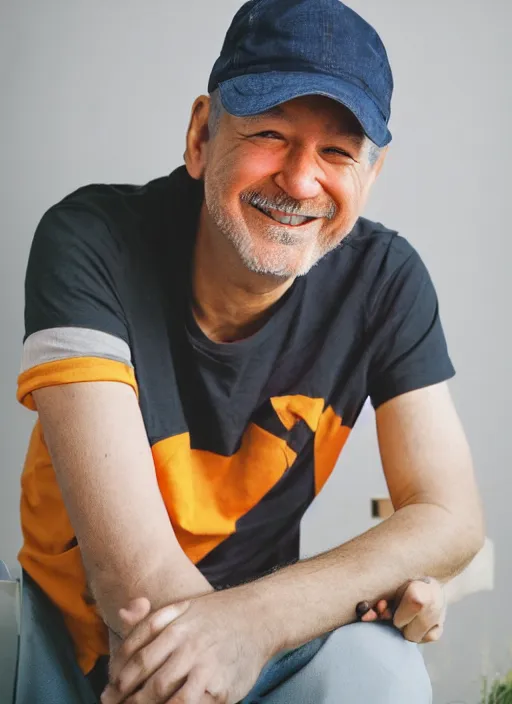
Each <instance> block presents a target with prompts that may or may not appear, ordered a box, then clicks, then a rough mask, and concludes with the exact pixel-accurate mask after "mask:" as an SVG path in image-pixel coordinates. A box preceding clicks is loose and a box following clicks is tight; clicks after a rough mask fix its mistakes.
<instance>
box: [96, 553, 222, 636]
mask: <svg viewBox="0 0 512 704" xmlns="http://www.w3.org/2000/svg"><path fill="white" fill-rule="evenodd" d="M88 575H89V583H90V588H91V592H92V595H93V598H94V600H95V601H96V605H97V608H98V611H99V612H100V614H101V616H102V618H103V620H104V621H105V623H106V624H107V625H108V627H109V628H110V629H111V630H112V631H114V632H115V633H117V634H119V635H121V636H123V635H124V628H125V626H124V625H123V623H122V621H121V620H120V618H119V609H120V608H126V607H127V606H128V604H129V603H130V601H131V600H132V599H136V598H139V597H146V598H147V599H148V600H149V602H150V604H151V609H152V610H156V609H160V608H161V607H163V606H166V605H168V604H172V603H174V602H177V601H181V600H184V599H189V598H192V597H196V596H200V595H202V594H206V593H208V592H210V591H213V587H212V586H211V585H210V583H209V582H208V580H207V579H206V578H205V577H203V575H202V574H201V572H200V571H199V570H198V569H197V567H196V566H195V565H194V564H193V563H192V562H190V560H189V559H188V558H187V557H186V555H185V554H184V553H181V554H180V553H175V554H174V555H169V557H168V559H167V561H166V562H165V564H160V565H159V564H154V563H153V564H146V565H143V564H139V565H135V566H134V568H133V570H130V571H125V573H124V575H123V574H120V573H119V572H118V573H117V574H116V573H114V572H112V571H111V570H108V569H107V570H99V569H97V568H94V569H89V570H88Z"/></svg>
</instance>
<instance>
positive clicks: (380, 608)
mask: <svg viewBox="0 0 512 704" xmlns="http://www.w3.org/2000/svg"><path fill="white" fill-rule="evenodd" d="M387 608H388V602H387V601H386V600H385V599H381V600H380V601H378V602H377V604H376V605H375V611H376V612H377V613H378V615H379V616H382V614H383V613H384V611H385V610H386V609H387Z"/></svg>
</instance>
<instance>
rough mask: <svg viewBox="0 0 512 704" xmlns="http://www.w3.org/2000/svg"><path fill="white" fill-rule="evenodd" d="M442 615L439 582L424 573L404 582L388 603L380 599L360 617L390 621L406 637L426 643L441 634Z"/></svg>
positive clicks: (366, 619) (442, 608)
mask: <svg viewBox="0 0 512 704" xmlns="http://www.w3.org/2000/svg"><path fill="white" fill-rule="evenodd" d="M367 606H368V605H367ZM445 618H446V598H445V593H444V589H443V586H442V585H441V584H440V583H439V582H438V581H437V580H436V579H434V578H433V577H424V578H423V579H415V580H412V581H410V582H406V584H404V585H403V587H401V588H400V589H399V590H398V592H397V593H396V595H395V598H394V600H393V603H392V604H388V602H387V601H386V600H385V599H381V600H380V601H379V602H377V604H376V605H375V606H374V607H373V608H369V609H368V610H367V612H366V613H365V614H364V616H362V617H361V621H365V622H371V621H392V622H393V624H394V625H395V626H396V628H398V629H399V630H400V631H402V633H403V635H404V638H405V639H406V640H409V641H412V642H413V643H430V642H432V641H436V640H439V638H440V637H441V635H442V633H443V626H444V621H445Z"/></svg>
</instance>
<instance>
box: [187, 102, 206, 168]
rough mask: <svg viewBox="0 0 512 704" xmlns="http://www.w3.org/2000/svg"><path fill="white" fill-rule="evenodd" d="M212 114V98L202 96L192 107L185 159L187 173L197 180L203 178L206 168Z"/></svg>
mask: <svg viewBox="0 0 512 704" xmlns="http://www.w3.org/2000/svg"><path fill="white" fill-rule="evenodd" d="M209 114H210V98H209V97H208V96H207V95H200V96H199V98H196V99H195V101H194V104H193V105H192V112H191V115H190V122H189V125H188V130H187V147H186V149H185V154H184V159H185V166H186V167H187V171H188V173H189V174H190V176H192V178H195V179H197V180H200V179H201V178H202V177H203V174H204V170H205V167H206V156H207V150H208V143H209V140H210V133H209V131H208V115H209Z"/></svg>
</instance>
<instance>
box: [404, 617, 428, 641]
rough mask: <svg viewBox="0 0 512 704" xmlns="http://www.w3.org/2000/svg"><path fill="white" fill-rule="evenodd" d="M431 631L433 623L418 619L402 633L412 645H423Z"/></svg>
mask: <svg viewBox="0 0 512 704" xmlns="http://www.w3.org/2000/svg"><path fill="white" fill-rule="evenodd" d="M431 629H432V624H431V622H429V621H426V620H425V619H422V618H420V617H416V618H415V619H413V620H412V621H411V622H410V623H409V624H407V626H406V627H405V628H404V629H402V633H403V636H404V638H405V639H406V640H409V641H411V643H421V642H422V641H423V639H424V638H425V636H426V635H427V633H428V632H429V631H430V630H431Z"/></svg>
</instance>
